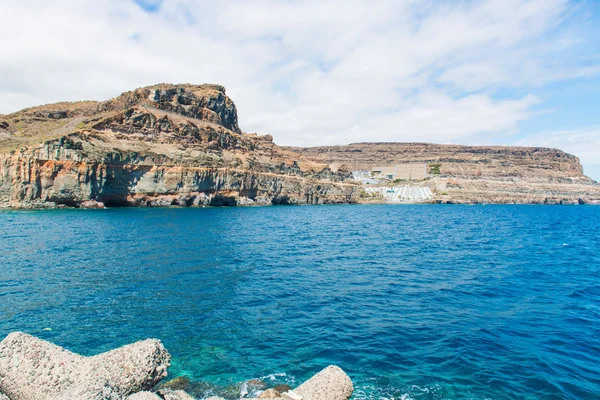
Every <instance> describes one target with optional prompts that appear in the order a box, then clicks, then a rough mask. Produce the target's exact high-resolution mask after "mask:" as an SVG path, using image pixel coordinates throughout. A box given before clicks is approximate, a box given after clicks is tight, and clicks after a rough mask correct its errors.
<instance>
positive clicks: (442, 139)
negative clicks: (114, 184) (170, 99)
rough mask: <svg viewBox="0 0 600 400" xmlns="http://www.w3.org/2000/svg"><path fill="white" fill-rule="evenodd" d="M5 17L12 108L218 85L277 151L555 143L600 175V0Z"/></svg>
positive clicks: (109, 6)
mask: <svg viewBox="0 0 600 400" xmlns="http://www.w3.org/2000/svg"><path fill="white" fill-rule="evenodd" d="M342 10H343V12H342ZM0 15H3V16H8V17H7V18H4V19H3V24H2V25H0V42H1V44H2V48H3V56H2V58H0V113H8V112H12V111H16V110H18V109H21V108H24V107H28V106H33V105H38V104H42V103H49V102H56V101H60V100H81V99H98V100H103V99H108V98H111V97H114V96H116V95H118V94H119V93H121V92H123V91H127V90H131V89H133V88H136V87H140V86H145V85H149V84H153V83H157V82H172V83H180V82H189V83H204V82H211V83H220V84H222V85H224V86H225V87H226V88H227V92H228V94H229V95H230V96H231V97H232V98H233V100H234V101H235V102H236V105H237V106H238V112H239V117H240V126H241V128H242V129H243V130H245V131H247V132H258V133H269V134H272V135H273V136H274V138H275V141H276V142H277V143H279V144H283V145H302V146H307V145H323V144H344V143H351V142H359V141H424V142H435V143H458V144H498V145H528V146H547V147H558V148H561V149H563V150H565V151H568V152H570V153H573V154H575V155H577V156H578V157H580V159H581V161H582V163H583V165H584V169H585V172H586V173H587V174H588V175H590V176H591V177H593V178H595V179H597V180H600V112H599V111H598V110H599V108H600V107H599V104H600V2H599V1H597V0H577V1H574V0H488V1H483V0H482V1H480V0H468V1H467V0H464V1H462V0H461V1H458V0H457V1H443V0H423V1H414V0H379V1H377V2H370V1H363V0H343V1H342V0H330V1H327V2H324V1H317V0H305V1H291V0H289V1H288V0H286V1H283V0H230V1H227V2H219V3H215V2H214V1H203V0H163V1H158V0H103V1H91V0H85V1H80V0H55V1H53V2H47V1H44V0H3V1H2V2H1V3H0ZM14 32H19V35H15V34H14ZM40 38H43V40H40Z"/></svg>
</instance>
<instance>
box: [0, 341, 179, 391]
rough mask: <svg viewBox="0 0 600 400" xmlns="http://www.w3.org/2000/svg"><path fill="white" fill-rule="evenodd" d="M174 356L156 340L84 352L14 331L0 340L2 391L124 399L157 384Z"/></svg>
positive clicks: (0, 382)
mask: <svg viewBox="0 0 600 400" xmlns="http://www.w3.org/2000/svg"><path fill="white" fill-rule="evenodd" d="M170 358H171V357H170V356H169V353H167V351H166V350H165V348H164V347H163V345H162V344H161V342H160V341H159V340H155V339H148V340H144V341H140V342H137V343H133V344H130V345H128V346H124V347H121V348H118V349H116V350H112V351H109V352H106V353H102V354H99V355H97V356H94V357H83V356H80V355H78V354H75V353H72V352H70V351H67V350H65V349H63V348H62V347H59V346H56V345H54V344H52V343H50V342H47V341H45V340H41V339H38V338H35V337H33V336H31V335H28V334H25V333H22V332H13V333H11V334H9V335H8V336H7V337H6V338H4V340H3V341H2V342H0V391H1V392H3V393H5V394H6V395H7V396H8V397H9V398H10V399H11V400H48V399H56V400H67V399H68V400H76V399H81V400H83V399H85V400H95V399H99V400H112V399H120V400H121V399H123V398H125V397H127V396H128V395H130V394H132V393H136V392H139V391H143V390H148V389H151V388H152V387H153V386H154V385H156V384H157V383H158V382H159V381H160V380H161V379H162V378H163V377H165V376H166V374H167V372H166V370H167V367H168V366H169V361H170ZM17 360H18V362H17Z"/></svg>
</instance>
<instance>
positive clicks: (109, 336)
mask: <svg viewBox="0 0 600 400" xmlns="http://www.w3.org/2000/svg"><path fill="white" fill-rule="evenodd" d="M599 227H600V207H590V206H472V207H468V206H418V205H414V206H391V205H387V206H386V205H382V206H312V207H265V208H223V209H112V210H98V211H95V210H90V211H85V210H64V211H36V212H0V263H1V268H0V335H2V336H4V335H6V334H7V333H9V332H11V331H15V330H22V331H26V332H29V333H31V334H34V335H37V336H39V337H42V338H44V339H47V340H50V341H52V342H55V343H57V344H59V345H62V346H64V347H66V348H68V349H70V350H73V351H76V352H80V353H83V354H87V355H91V354H95V353H98V352H101V351H105V350H108V349H111V348H114V347H117V346H120V345H124V344H127V343H130V342H132V341H135V340H139V339H144V338H147V337H157V338H160V339H162V340H163V342H164V344H165V346H166V347H167V349H168V350H169V351H170V353H171V354H172V355H173V357H174V360H173V364H174V365H173V367H171V369H170V374H171V376H177V375H182V376H187V377H188V378H189V379H190V381H191V383H190V384H189V385H190V388H191V389H192V390H193V391H195V393H196V394H198V395H200V396H202V395H206V394H209V393H223V391H226V390H228V391H230V392H231V391H235V390H243V389H245V385H242V386H240V383H241V382H243V381H245V380H248V379H252V378H262V379H263V380H264V381H266V382H267V384H269V385H274V384H276V383H280V382H288V383H290V384H292V385H293V384H294V382H301V381H302V380H303V379H306V378H308V377H310V376H311V375H312V374H314V373H315V372H317V371H319V370H320V369H321V368H323V367H325V366H327V365H328V364H331V363H333V364H337V365H339V366H341V367H342V368H344V369H345V370H346V371H347V372H348V373H349V375H350V376H351V377H352V378H353V380H354V382H355V384H356V388H357V390H356V392H355V395H354V398H355V399H405V400H406V399H467V398H468V399H597V398H600V256H599V255H598V252H599V250H600V229H599ZM45 328H51V329H52V330H51V331H49V330H44V329H45Z"/></svg>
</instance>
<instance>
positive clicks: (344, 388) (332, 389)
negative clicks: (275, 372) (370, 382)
mask: <svg viewBox="0 0 600 400" xmlns="http://www.w3.org/2000/svg"><path fill="white" fill-rule="evenodd" d="M353 391H354V386H353V385H352V380H350V378H349V377H348V375H346V373H345V372H344V371H343V370H342V369H341V368H340V367H337V366H335V365H330V366H329V367H327V368H325V369H324V370H322V371H321V372H319V373H318V374H316V375H315V376H313V377H312V378H310V379H309V380H307V381H306V382H304V383H303V384H302V385H300V386H298V387H297V388H296V389H294V390H293V392H294V393H296V394H298V395H300V396H302V398H303V400H348V399H349V398H350V396H352V392H353Z"/></svg>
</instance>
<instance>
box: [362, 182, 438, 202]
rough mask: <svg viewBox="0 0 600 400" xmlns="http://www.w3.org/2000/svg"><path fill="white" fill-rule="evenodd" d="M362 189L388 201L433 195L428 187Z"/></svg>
mask: <svg viewBox="0 0 600 400" xmlns="http://www.w3.org/2000/svg"><path fill="white" fill-rule="evenodd" d="M363 190H364V191H365V192H366V193H368V194H370V195H375V196H378V197H379V196H381V197H383V198H385V199H386V200H388V201H389V202H402V201H425V200H429V199H431V198H432V197H433V193H432V192H431V190H430V189H429V188H428V187H413V186H400V187H374V188H371V187H367V188H364V189H363Z"/></svg>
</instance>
